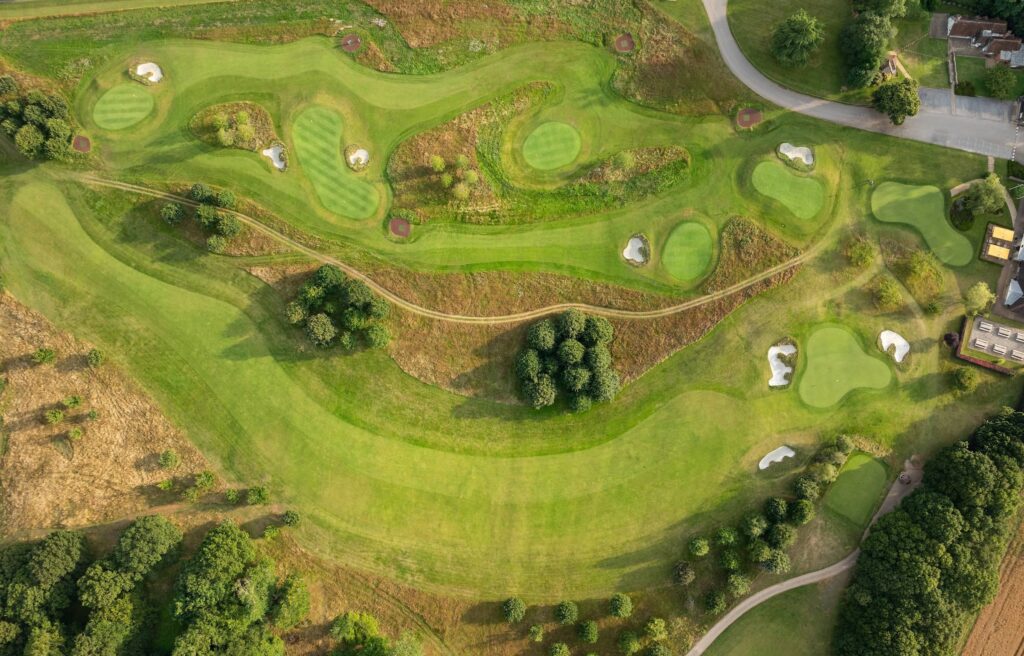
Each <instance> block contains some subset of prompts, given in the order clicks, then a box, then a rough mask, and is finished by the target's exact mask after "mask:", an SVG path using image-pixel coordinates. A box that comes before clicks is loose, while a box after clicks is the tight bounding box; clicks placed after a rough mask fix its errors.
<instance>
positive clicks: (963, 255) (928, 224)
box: [871, 182, 975, 266]
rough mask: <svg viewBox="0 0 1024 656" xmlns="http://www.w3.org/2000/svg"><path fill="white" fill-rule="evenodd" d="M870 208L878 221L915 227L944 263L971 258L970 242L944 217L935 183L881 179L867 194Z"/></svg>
mask: <svg viewBox="0 0 1024 656" xmlns="http://www.w3.org/2000/svg"><path fill="white" fill-rule="evenodd" d="M871 211H872V212H873V213H874V215H875V218H876V219H878V220H879V221H885V222H886V223H905V224H907V225H910V226H913V227H914V228H916V229H917V231H918V232H920V233H921V236H923V237H924V240H925V242H926V243H927V244H928V247H929V248H931V249H932V252H933V253H935V256H936V257H938V258H939V259H940V260H942V261H943V262H945V263H947V264H951V265H953V266H964V265H966V264H968V263H969V262H970V261H971V260H972V259H974V250H975V249H974V247H973V246H972V245H971V242H970V241H969V240H968V239H967V237H965V236H964V235H963V234H962V233H960V232H959V231H957V229H956V228H954V227H953V224H951V223H950V222H949V219H948V218H947V217H946V204H945V199H944V197H943V193H942V192H941V191H940V190H939V189H938V187H933V186H931V185H908V184H903V183H900V182H883V183H882V184H880V185H878V187H877V188H876V189H875V191H874V193H873V194H871Z"/></svg>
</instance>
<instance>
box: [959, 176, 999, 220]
mask: <svg viewBox="0 0 1024 656" xmlns="http://www.w3.org/2000/svg"><path fill="white" fill-rule="evenodd" d="M962 201H963V204H964V207H966V208H967V209H968V210H970V211H971V213H972V214H974V216H975V218H979V217H981V216H982V215H985V214H995V213H996V212H998V211H999V210H1001V209H1002V208H1003V206H1004V205H1005V204H1006V201H1005V194H1004V189H1003V183H1002V182H1000V181H999V176H998V175H996V174H995V173H989V174H988V175H987V176H985V178H984V179H983V180H980V181H978V182H975V183H974V184H972V185H971V186H970V187H968V189H967V191H965V192H964V194H963V197H962Z"/></svg>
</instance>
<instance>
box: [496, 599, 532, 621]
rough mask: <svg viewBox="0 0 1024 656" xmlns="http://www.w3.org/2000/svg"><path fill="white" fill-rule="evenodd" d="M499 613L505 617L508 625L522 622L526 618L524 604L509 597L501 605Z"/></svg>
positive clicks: (520, 600)
mask: <svg viewBox="0 0 1024 656" xmlns="http://www.w3.org/2000/svg"><path fill="white" fill-rule="evenodd" d="M501 612H502V614H504V616H505V621H506V622H508V623H509V624H516V623H517V622H522V621H523V618H524V617H526V602H525V601H523V600H522V599H520V598H519V597H509V598H508V599H506V600H505V603H503V604H502V605H501Z"/></svg>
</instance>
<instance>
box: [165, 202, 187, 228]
mask: <svg viewBox="0 0 1024 656" xmlns="http://www.w3.org/2000/svg"><path fill="white" fill-rule="evenodd" d="M160 218H161V219H163V220H164V221H165V222H166V223H167V224H168V225H172V226H176V225H178V224H179V223H181V220H182V219H184V218H185V208H183V207H182V206H181V205H179V204H178V203H167V204H165V205H164V206H163V207H161V208H160Z"/></svg>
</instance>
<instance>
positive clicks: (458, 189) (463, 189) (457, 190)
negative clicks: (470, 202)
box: [452, 182, 469, 200]
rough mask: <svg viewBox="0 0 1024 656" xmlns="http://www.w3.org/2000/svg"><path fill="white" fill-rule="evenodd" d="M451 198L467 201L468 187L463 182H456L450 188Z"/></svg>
mask: <svg viewBox="0 0 1024 656" xmlns="http://www.w3.org/2000/svg"><path fill="white" fill-rule="evenodd" d="M452 196H454V197H455V200H467V199H468V198H469V185H467V184H466V183H465V182H457V183H455V185H454V186H453V187H452Z"/></svg>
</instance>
